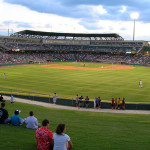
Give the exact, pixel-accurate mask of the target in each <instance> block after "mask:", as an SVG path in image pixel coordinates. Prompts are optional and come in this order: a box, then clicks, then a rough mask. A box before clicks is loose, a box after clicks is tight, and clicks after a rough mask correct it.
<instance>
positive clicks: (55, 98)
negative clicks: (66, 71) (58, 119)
mask: <svg viewBox="0 0 150 150" xmlns="http://www.w3.org/2000/svg"><path fill="white" fill-rule="evenodd" d="M56 100H57V95H56V93H54V95H53V103H54V104H56Z"/></svg>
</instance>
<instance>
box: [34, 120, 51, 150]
mask: <svg viewBox="0 0 150 150" xmlns="http://www.w3.org/2000/svg"><path fill="white" fill-rule="evenodd" d="M42 125H43V127H41V128H39V129H37V130H36V132H35V138H36V141H37V149H38V150H52V149H53V144H54V142H53V133H52V131H50V130H49V120H47V119H45V120H43V122H42Z"/></svg>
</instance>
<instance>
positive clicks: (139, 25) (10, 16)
mask: <svg viewBox="0 0 150 150" xmlns="http://www.w3.org/2000/svg"><path fill="white" fill-rule="evenodd" d="M149 8H150V0H56V1H55V0H0V35H8V28H9V33H14V32H17V31H21V30H35V31H47V32H65V33H118V34H119V35H121V36H122V37H123V38H124V39H125V40H132V39H133V18H131V14H132V13H134V12H137V13H139V17H138V18H137V19H136V22H135V40H147V41H150V17H149V16H150V9H149Z"/></svg>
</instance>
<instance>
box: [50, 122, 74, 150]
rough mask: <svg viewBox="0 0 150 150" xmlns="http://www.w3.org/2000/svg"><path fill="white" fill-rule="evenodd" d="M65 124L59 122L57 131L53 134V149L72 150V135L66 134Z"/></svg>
mask: <svg viewBox="0 0 150 150" xmlns="http://www.w3.org/2000/svg"><path fill="white" fill-rule="evenodd" d="M65 131H66V126H65V124H59V125H58V126H57V128H56V133H54V134H53V140H54V148H53V150H71V149H72V142H71V139H70V137H69V136H68V135H67V134H65V133H64V132H65Z"/></svg>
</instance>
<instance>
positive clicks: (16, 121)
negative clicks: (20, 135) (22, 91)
mask: <svg viewBox="0 0 150 150" xmlns="http://www.w3.org/2000/svg"><path fill="white" fill-rule="evenodd" d="M20 112H21V111H19V110H15V112H14V115H12V116H11V124H12V125H15V126H20V125H21V124H22V121H21V117H20V116H19V113H20Z"/></svg>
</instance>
